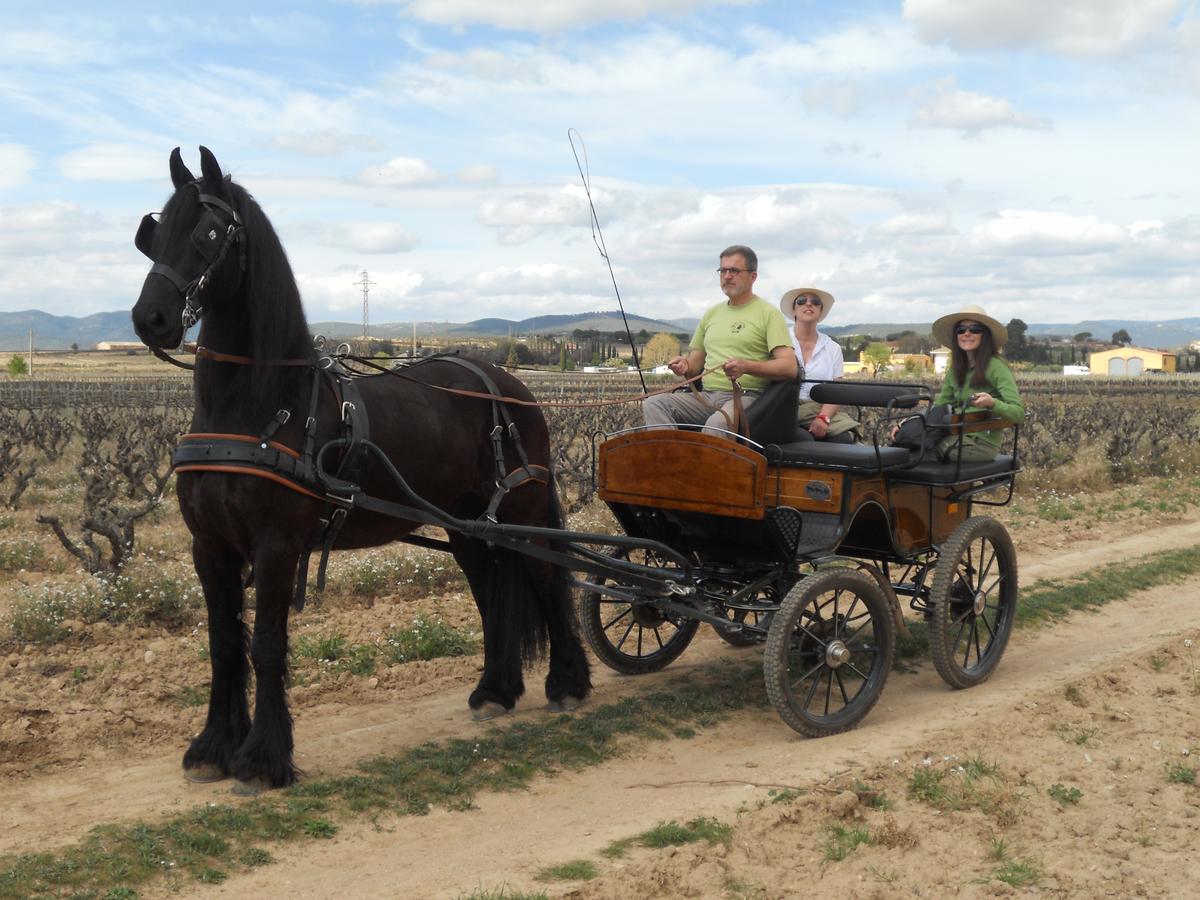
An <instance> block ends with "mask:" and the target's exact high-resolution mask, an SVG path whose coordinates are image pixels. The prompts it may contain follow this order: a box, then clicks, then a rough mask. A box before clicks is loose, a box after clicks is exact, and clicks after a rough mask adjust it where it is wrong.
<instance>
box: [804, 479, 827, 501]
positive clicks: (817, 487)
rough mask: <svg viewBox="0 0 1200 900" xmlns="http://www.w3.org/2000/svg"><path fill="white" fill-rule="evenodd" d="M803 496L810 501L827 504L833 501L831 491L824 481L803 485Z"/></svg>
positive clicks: (809, 482)
mask: <svg viewBox="0 0 1200 900" xmlns="http://www.w3.org/2000/svg"><path fill="white" fill-rule="evenodd" d="M804 494H805V496H807V497H808V498H809V499H810V500H818V501H821V502H828V501H829V500H831V499H833V489H832V488H831V487H830V486H829V485H828V484H827V483H826V482H824V481H808V482H805V484H804Z"/></svg>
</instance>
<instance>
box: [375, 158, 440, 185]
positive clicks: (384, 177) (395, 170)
mask: <svg viewBox="0 0 1200 900" xmlns="http://www.w3.org/2000/svg"><path fill="white" fill-rule="evenodd" d="M441 178H442V176H441V175H439V174H438V172H437V170H436V169H435V168H434V167H433V166H431V165H430V164H429V163H427V162H425V160H423V159H414V158H412V157H408V156H397V157H394V158H392V159H389V160H388V161H387V162H385V163H382V164H380V165H376V166H368V167H367V168H365V169H363V170H362V172H360V173H359V176H358V180H359V181H360V182H362V183H363V184H367V185H374V186H378V187H401V188H403V187H417V186H419V185H423V184H433V183H434V182H437V181H440V180H441Z"/></svg>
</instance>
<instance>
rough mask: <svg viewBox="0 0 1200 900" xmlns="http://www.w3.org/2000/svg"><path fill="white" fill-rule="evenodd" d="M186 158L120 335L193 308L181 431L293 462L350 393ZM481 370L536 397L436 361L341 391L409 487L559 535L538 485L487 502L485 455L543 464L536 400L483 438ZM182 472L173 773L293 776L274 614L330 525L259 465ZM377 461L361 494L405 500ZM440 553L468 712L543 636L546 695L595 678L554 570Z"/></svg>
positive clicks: (363, 531)
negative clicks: (184, 533)
mask: <svg viewBox="0 0 1200 900" xmlns="http://www.w3.org/2000/svg"><path fill="white" fill-rule="evenodd" d="M200 159H201V166H202V169H201V171H202V173H203V174H202V176H201V177H200V178H196V177H195V176H193V175H192V173H191V172H190V171H188V169H187V167H186V166H185V165H184V163H183V161H182V159H181V157H180V154H179V149H178V148H176V149H175V150H174V151H173V152H172V153H171V159H170V169H171V180H172V182H173V183H174V186H175V193H174V194H173V195H172V196H171V198H170V199H169V200H168V202H167V204H166V206H165V208H164V209H163V211H162V214H161V217H160V219H159V220H158V221H157V222H156V221H155V220H154V219H153V218H152V217H150V216H147V217H146V218H145V219H143V222H142V227H141V228H140V229H139V231H138V237H137V240H136V241H135V243H136V244H137V246H138V248H139V249H140V250H142V252H144V253H145V254H146V255H147V256H149V257H150V259H151V260H152V261H154V263H155V265H154V266H153V268H152V269H151V271H150V273H149V274H148V275H147V276H146V281H145V284H144V285H143V287H142V292H141V295H140V296H139V297H138V301H137V304H136V305H135V306H134V308H133V323H134V328H135V329H136V331H137V334H138V337H140V338H141V339H142V341H143V342H144V343H145V344H146V345H147V346H148V347H150V348H151V349H152V350H155V351H156V352H158V353H159V354H160V355H162V354H163V350H164V349H165V348H173V347H176V346H177V345H178V344H180V343H181V341H182V339H183V336H184V334H185V332H186V330H187V328H188V327H190V326H191V325H192V324H193V323H194V322H195V321H196V320H199V323H200V332H199V339H198V344H199V345H200V346H201V347H202V348H205V349H204V350H198V351H197V358H196V365H195V375H194V386H195V402H196V405H195V413H194V415H193V418H192V432H193V433H194V434H197V435H199V436H200V438H206V437H212V436H226V437H223V438H220V439H222V440H225V441H226V443H227V444H228V443H229V442H231V441H244V442H247V444H251V445H253V446H257V445H259V444H261V445H262V447H264V448H266V447H267V445H268V444H270V446H271V447H272V448H276V447H280V448H281V449H280V451H279V453H280V458H283V456H288V457H291V458H293V459H296V458H298V457H299V456H300V454H301V452H302V451H303V445H304V444H305V442H306V441H308V442H309V443H311V444H314V445H315V447H316V448H318V449H319V448H321V447H322V446H323V445H324V444H326V443H327V442H330V441H334V440H336V439H339V436H344V434H345V431H344V425H343V422H344V419H343V414H344V413H345V412H346V406H345V405H344V401H346V400H347V399H350V398H347V397H341V396H338V395H337V392H336V390H335V387H336V385H335V386H334V387H331V386H330V384H329V383H328V380H327V379H325V378H323V377H322V376H320V375H318V373H317V367H318V365H319V364H320V363H319V357H318V354H317V352H316V351H315V350H314V348H313V342H312V338H311V337H310V335H309V331H308V325H307V322H306V320H305V316H304V310H303V307H302V305H301V301H300V292H299V289H298V288H297V286H296V281H295V278H294V276H293V275H292V270H291V266H290V265H289V263H288V260H287V256H286V255H285V253H284V250H283V247H282V246H281V244H280V242H279V239H278V237H277V236H276V234H275V231H274V229H273V228H272V227H271V224H270V222H269V221H268V220H267V218H266V216H265V215H264V214H263V212H262V210H261V208H260V207H259V205H258V204H257V203H256V202H255V201H254V199H253V198H252V197H251V196H250V194H249V193H248V192H247V191H246V190H245V189H244V188H242V187H241V186H239V185H238V184H236V183H234V182H232V181H231V180H230V178H229V177H227V176H222V173H221V169H220V166H219V165H218V163H217V160H216V159H215V158H214V156H213V154H212V153H211V152H209V151H208V149H207V148H204V147H201V148H200ZM181 273H183V274H181ZM325 362H326V363H328V360H325ZM480 370H485V371H486V375H487V377H488V378H490V379H491V381H492V383H493V384H494V385H495V386H496V387H498V389H499V392H500V393H501V394H503V395H504V396H507V397H511V398H516V399H518V400H523V401H531V400H532V399H533V398H532V396H531V394H530V393H529V391H528V389H527V388H526V387H525V386H524V385H523V384H522V383H521V382H520V381H518V380H517V379H515V378H513V377H512V376H511V375H509V374H508V373H506V372H504V371H503V370H501V369H497V368H495V367H493V366H490V365H487V364H484V363H481V362H477V363H475V364H474V366H464V365H461V364H457V363H456V362H455V361H454V360H452V359H437V358H434V359H432V360H430V361H426V362H422V363H421V364H418V365H414V366H411V367H409V368H408V369H406V370H405V374H404V377H395V376H392V375H388V374H380V375H374V376H371V377H365V378H356V379H354V385H355V386H356V387H357V388H358V394H359V397H358V398H357V399H358V400H359V402H361V403H362V404H363V405H364V406H365V407H366V408H367V410H368V411H369V434H370V441H371V443H373V444H374V445H376V446H377V447H378V448H380V449H381V450H382V451H383V452H384V454H385V455H386V457H387V459H388V460H390V462H391V463H392V464H393V465H394V467H395V468H396V469H397V470H398V471H399V473H400V474H401V475H402V476H403V478H404V479H405V480H406V481H407V482H408V484H409V485H410V486H411V488H412V489H413V491H415V492H416V493H417V494H419V495H420V496H421V497H422V498H424V500H426V501H428V502H429V503H430V504H433V505H434V506H436V507H438V508H440V509H442V510H445V511H447V512H449V513H451V514H452V515H454V516H456V517H459V518H461V519H478V518H482V517H483V516H485V515H486V514H488V513H489V512H491V513H493V514H494V517H495V518H499V519H500V520H501V521H503V522H504V523H506V524H508V523H513V524H517V525H531V526H539V527H547V528H561V527H562V515H561V510H560V507H559V504H558V499H557V496H556V495H555V492H554V488H553V478H543V479H536V480H526V481H525V483H524V484H520V485H519V486H513V487H512V489H511V490H509V491H508V493H507V494H504V495H503V500H502V502H500V504H499V507H498V508H494V503H495V501H496V499H497V497H496V491H497V487H496V482H497V480H498V479H497V472H496V460H497V458H500V457H502V458H505V459H507V460H508V461H509V462H510V464H511V463H512V462H513V461H515V460H516V459H517V458H518V457H520V456H521V454H522V452H523V453H525V454H527V456H526V457H525V461H526V462H527V466H526V471H537V470H538V467H544V468H545V469H548V468H549V466H550V451H549V437H548V432H547V428H546V422H545V419H544V418H543V416H542V414H541V411H540V410H539V409H538V408H537V407H536V405H529V406H521V405H506V406H505V410H506V411H507V412H508V414H509V415H510V416H511V419H512V421H513V423H514V424H515V425H516V430H517V432H518V434H517V441H516V442H514V440H513V437H512V432H511V430H508V429H505V430H504V433H503V436H502V438H500V437H498V436H497V435H496V434H495V432H496V418H495V417H496V415H497V413H496V410H497V408H498V407H496V406H495V405H494V404H493V403H492V402H491V401H489V400H487V399H481V398H480V396H478V395H480V394H485V393H486V390H485V388H484V386H483V385H482V384H481V379H480V377H479V375H478V374H477V373H478V372H479V371H480ZM445 388H449V389H452V390H462V391H465V392H474V393H475V394H476V396H467V395H466V394H462V393H452V392H451V391H447V390H444V389H445ZM314 393H315V394H316V396H315V398H314V396H313V395H314ZM282 410H286V411H287V414H284V413H281V411H282ZM309 420H312V422H313V424H312V425H311V426H309ZM272 423H274V424H272ZM306 426H307V430H306ZM228 436H232V437H228ZM250 439H253V441H251V440H250ZM498 441H501V444H500V445H499V446H497V442H498ZM517 443H520V444H521V445H523V448H524V449H523V450H522V449H521V447H518V446H517ZM331 446H332V445H331ZM335 455H336V454H335ZM178 461H179V456H178V454H177V456H176V462H177V465H178ZM178 468H179V469H180V470H181V471H180V472H179V474H178V476H177V479H178V481H177V491H178V496H179V506H180V509H181V510H182V512H183V518H184V521H185V522H186V523H187V526H188V528H189V530H190V531H191V533H192V559H193V562H194V565H195V568H196V574H197V575H198V576H199V579H200V583H201V585H202V586H203V589H204V599H205V603H206V604H207V607H208V632H209V648H210V652H211V660H212V690H211V695H210V699H209V706H208V718H207V721H206V723H205V726H204V730H203V731H202V732H201V733H200V734H199V735H198V736H197V737H196V738H194V739H193V740H192V742H191V746H190V747H189V748H188V750H187V752H186V753H185V754H184V757H183V768H184V774H185V776H186V777H188V778H189V779H191V780H197V781H209V780H217V779H219V778H223V777H225V776H229V775H232V776H233V777H234V778H236V779H238V781H239V782H240V784H239V785H237V786H235V790H239V791H240V792H246V791H251V792H252V791H255V790H257V789H259V788H262V787H282V786H285V785H288V784H291V783H293V782H294V781H295V780H296V777H297V774H298V773H297V770H296V767H295V765H294V764H293V760H292V748H293V738H292V719H291V715H290V714H289V712H288V707H287V699H286V695H285V688H286V683H287V675H288V672H287V647H288V633H287V628H288V614H289V610H290V608H291V607H292V605H293V601H294V600H295V599H297V598H298V597H301V596H302V594H300V593H298V592H297V587H296V586H297V582H298V581H299V582H300V583H301V588H302V586H303V581H304V578H305V573H306V571H307V559H308V554H309V552H310V551H311V550H312V549H313V546H314V543H316V544H317V545H319V544H320V543H321V535H322V534H323V533H324V534H326V535H331V534H332V532H329V531H328V526H327V523H329V522H331V521H337V518H338V514H337V513H336V509H337V507H336V504H333V503H331V502H329V501H328V499H326V497H325V496H323V495H322V494H321V492H320V491H317V490H310V489H308V488H306V487H305V486H304V485H303V484H297V483H296V479H295V478H285V477H278V476H273V475H272V473H270V472H266V473H265V475H266V477H254V476H255V475H263V474H264V473H263V472H261V471H246V472H244V473H242V472H230V471H229V470H228V469H226V470H224V471H212V470H206V469H208V467H205V466H203V465H189V466H183V465H178ZM386 468H387V466H386V465H385V464H380V463H379V462H378V461H368V462H367V464H366V466H365V471H362V472H359V473H356V474H359V475H360V478H359V479H358V480H359V481H361V487H362V489H363V494H364V495H367V496H370V497H375V498H380V499H381V500H383V501H389V502H397V501H405V500H406V498H405V497H404V496H403V494H402V492H401V491H400V490H399V489H398V487H397V482H396V480H395V479H394V478H392V477H390V476H389V475H388V474H387V472H386V471H385V470H386ZM310 487H311V486H310ZM408 499H409V500H411V497H410V498H408ZM419 524H420V523H419V522H416V521H408V520H404V519H400V518H395V517H392V516H389V515H384V514H381V513H380V512H373V511H367V510H364V509H352V511H350V512H349V515H348V516H345V517H344V521H343V522H341V523H340V526H341V527H340V530H337V531H336V538H335V540H334V542H333V544H332V546H333V548H334V549H355V548H362V547H373V546H378V545H380V544H384V543H387V542H389V541H394V540H397V539H403V538H405V536H406V535H410V533H411V532H412V531H413V530H415V529H416V528H417V527H418V525H419ZM449 549H450V551H451V552H452V553H453V555H454V558H455V560H456V561H457V562H458V564H459V566H461V567H462V570H463V572H464V573H465V574H466V577H467V580H468V582H469V584H470V587H471V591H472V593H473V594H474V597H475V603H476V605H477V606H478V608H479V614H480V616H481V618H482V620H483V633H484V669H483V674H482V675H481V676H480V678H479V683H478V685H477V686H476V687H475V690H474V691H473V692H472V693H471V695H470V699H469V701H468V703H469V705H470V708H471V709H472V710H473V711H474V715H475V717H476V718H487V717H489V716H490V715H495V714H499V713H501V712H504V711H506V710H509V709H511V708H512V707H513V705H514V704H515V703H516V701H517V698H518V697H520V696H521V694H522V693H523V692H524V681H523V679H522V663H523V662H524V661H526V660H528V659H531V658H532V657H534V656H536V655H537V654H539V653H540V652H541V651H542V650H543V649H544V648H545V645H546V644H547V643H548V644H549V650H550V671H549V674H548V675H547V677H546V695H547V697H548V698H549V700H550V703H551V707H552V708H560V709H561V708H567V709H569V708H573V707H574V706H577V705H578V703H579V702H580V701H582V699H583V698H584V697H585V696H586V695H587V693H588V691H589V690H590V688H591V683H590V680H589V673H588V662H587V657H586V656H585V655H584V652H583V648H582V645H581V644H580V641H579V638H578V635H577V632H576V622H575V614H574V608H573V605H572V602H571V595H570V591H569V588H568V583H567V578H566V576H565V575H564V573H563V571H562V570H561V569H559V568H557V567H555V566H552V565H550V564H548V563H545V562H542V561H540V560H538V559H535V558H532V557H529V556H527V555H524V554H521V553H518V552H515V551H513V550H512V549H504V548H502V547H499V546H496V545H494V544H489V543H488V542H486V541H484V540H481V539H479V538H477V537H470V536H467V535H465V534H463V533H461V532H450V533H449ZM247 572H250V573H252V583H253V586H254V589H255V615H254V627H253V635H252V636H250V637H249V650H250V660H251V661H252V663H253V666H254V676H255V701H254V714H253V719H252V718H251V714H250V708H249V705H248V698H247V680H248V675H249V670H248V666H247V659H246V649H247V637H248V635H247V633H246V629H245V628H244V627H243V624H242V611H243V602H244V601H243V586H244V585H245V584H248V583H249V582H248V578H247V575H246V573H247Z"/></svg>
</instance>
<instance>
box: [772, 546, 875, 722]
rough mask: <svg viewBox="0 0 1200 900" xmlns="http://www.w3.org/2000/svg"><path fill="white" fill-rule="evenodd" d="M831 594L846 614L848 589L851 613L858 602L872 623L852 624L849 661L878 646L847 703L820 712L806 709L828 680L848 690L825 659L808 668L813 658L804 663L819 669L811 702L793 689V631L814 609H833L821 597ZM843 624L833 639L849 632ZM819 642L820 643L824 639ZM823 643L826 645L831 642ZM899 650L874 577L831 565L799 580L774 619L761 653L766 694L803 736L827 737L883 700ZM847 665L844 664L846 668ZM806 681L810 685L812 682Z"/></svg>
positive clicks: (810, 691) (861, 672) (813, 684)
mask: <svg viewBox="0 0 1200 900" xmlns="http://www.w3.org/2000/svg"><path fill="white" fill-rule="evenodd" d="M830 592H837V593H836V594H835V597H836V598H837V599H838V609H839V610H842V611H843V612H842V615H845V612H844V611H845V610H846V609H847V606H846V605H845V603H844V600H843V598H844V594H845V593H847V592H848V593H850V594H853V595H854V597H855V600H854V602H853V603H851V604H850V605H849V609H850V612H853V611H854V608H855V607H856V606H859V605H862V606H863V607H865V608H864V610H863V612H864V614H865V615H866V616H867V617H868V621H867V622H863V623H861V624H860V625H859V626H858V627H856V628H854V630H853V631H852V632H850V634H851V639H850V640H849V641H848V642H847V647H848V648H849V649H850V650H851V651H852V652H853V653H854V655H853V656H852V657H851V662H853V661H854V659H855V657H856V656H857V657H858V658H859V659H861V658H862V654H863V652H864V650H866V649H867V647H866V646H864V645H866V644H868V641H869V642H870V643H869V646H873V648H874V649H873V652H872V655H871V657H870V666H869V667H868V669H867V670H866V671H865V672H863V671H862V670H859V669H857V668H855V669H854V671H856V672H858V673H859V675H860V676H861V682H860V684H859V686H858V690H857V691H855V693H854V695H853V696H852V697H850V698H849V699H848V701H846V702H844V705H843V706H842V708H841V709H839V710H833V711H832V712H826V713H823V714H817V713H814V712H813V711H812V710H811V709H809V708H807V707H808V706H810V705H811V699H812V697H813V696H815V693H816V691H817V688H818V687H819V686H820V685H821V684H822V683H826V679H828V681H827V683H828V691H829V692H832V689H833V684H834V681H835V680H836V681H837V682H838V684H839V686H840V687H841V690H842V691H843V692H845V691H846V685H845V684H843V683H842V677H841V676H840V675H836V670H835V669H832V668H830V667H829V665H828V663H827V662H825V661H821V662H819V663H817V666H818V667H819V668H817V669H813V668H812V667H811V666H810V662H811V660H806V661H802V662H801V667H802V668H805V669H808V670H809V671H814V672H816V676H815V678H813V679H812V688H811V689H806V693H807V694H808V695H809V701H810V702H809V703H806V702H805V701H804V699H802V698H800V697H797V696H796V692H795V690H794V689H793V685H792V683H791V670H790V668H789V663H790V660H789V656H790V654H791V653H792V651H793V649H795V647H794V644H795V637H796V634H795V632H796V629H797V627H798V626H799V625H800V623H801V621H802V619H808V618H811V616H812V614H813V612H814V611H818V612H819V611H826V612H828V611H829V610H828V609H826V607H828V606H829V604H828V603H827V602H826V601H825V600H824V599H823V598H824V596H825V595H826V594H829V593H830ZM818 604H819V605H818ZM844 625H845V622H844V621H843V622H842V623H841V624H840V625H835V626H834V628H835V629H836V630H835V631H834V633H833V634H832V635H829V637H841V636H843V635H845V634H846V631H845V629H844ZM806 634H807V632H806ZM860 636H861V638H862V639H861V640H860V639H859V637H860ZM822 637H825V636H824V635H823V636H822ZM804 639H807V640H810V641H811V640H814V637H813V636H811V635H809V636H807V637H806V638H804ZM816 640H818V641H820V638H816ZM822 646H828V642H825V643H823V644H822ZM895 648H896V626H895V622H894V620H893V617H892V611H891V609H889V608H888V603H887V599H886V598H885V597H884V594H883V591H882V589H881V588H880V587H879V585H878V583H877V582H876V581H875V579H874V578H872V577H871V576H870V575H868V574H866V573H865V572H861V571H856V570H854V569H842V568H838V569H827V570H825V571H823V572H819V573H818V574H816V575H811V576H809V577H807V578H804V579H803V580H801V581H800V582H798V583H797V584H796V586H795V587H793V588H792V589H791V591H789V592H788V595H787V597H785V598H784V600H783V604H782V605H781V606H780V608H779V612H777V613H776V614H775V618H774V620H773V621H772V622H771V630H770V631H769V632H768V633H767V645H766V648H765V650H764V651H763V679H764V681H765V682H766V686H767V697H768V698H770V700H771V705H772V706H774V707H775V711H776V712H777V713H779V717H780V718H781V719H783V721H784V722H786V723H787V725H788V726H789V727H791V728H792V729H794V730H795V731H798V732H800V733H801V734H803V735H807V736H808V737H826V736H828V735H831V734H838V733H839V732H842V731H847V730H849V729H850V728H853V727H854V726H855V725H857V724H858V723H859V722H860V721H861V720H862V719H863V717H864V716H866V714H867V713H868V712H870V711H871V707H873V706H874V705H875V703H876V702H877V701H878V700H879V697H880V695H881V694H882V693H883V687H884V685H885V684H886V683H887V678H888V674H889V673H890V672H891V669H892V656H893V654H894V653H895ZM810 652H811V651H810ZM845 665H846V664H845V663H843V667H844V666H845ZM835 676H836V677H835ZM804 683H806V684H807V683H808V680H807V679H806V680H805V682H804ZM830 696H831V693H830V694H827V697H826V702H827V703H828V700H829V698H830Z"/></svg>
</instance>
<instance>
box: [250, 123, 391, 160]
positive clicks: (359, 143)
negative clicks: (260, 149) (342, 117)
mask: <svg viewBox="0 0 1200 900" xmlns="http://www.w3.org/2000/svg"><path fill="white" fill-rule="evenodd" d="M271 146H272V147H274V148H275V149H276V150H286V151H288V152H290V153H299V154H300V155H301V156H319V157H334V156H342V155H343V154H345V153H358V152H362V151H364V150H378V149H380V146H381V145H380V143H379V140H378V139H377V138H374V137H372V136H371V135H367V134H350V133H348V132H343V131H335V130H333V129H331V128H326V129H323V130H320V131H294V132H288V133H286V134H277V135H275V136H274V137H273V138H271Z"/></svg>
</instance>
